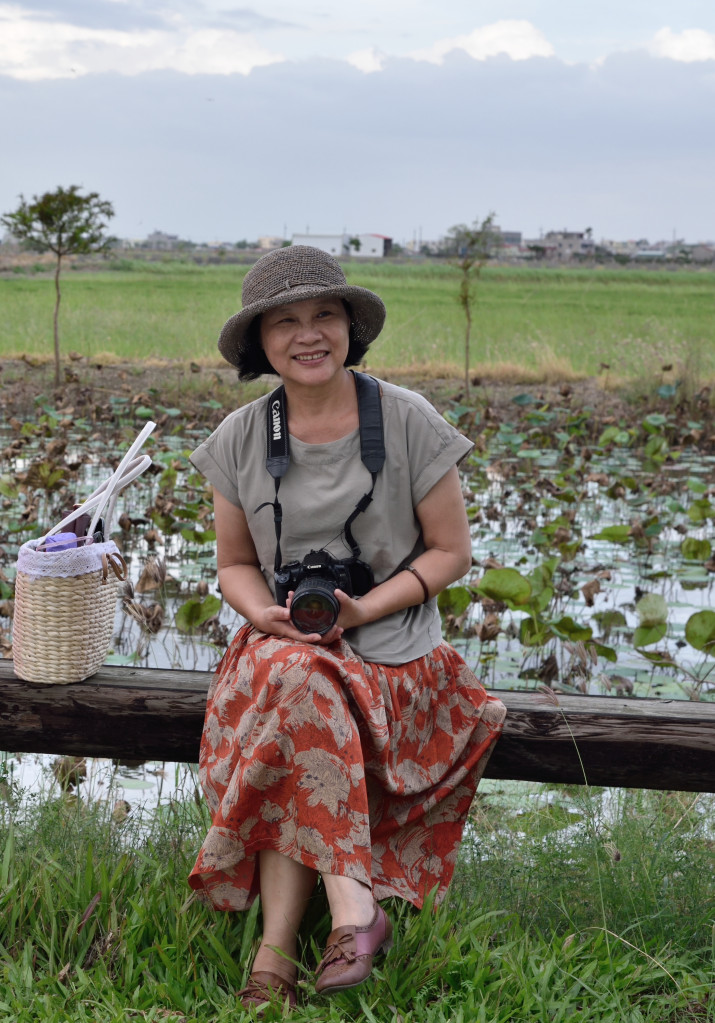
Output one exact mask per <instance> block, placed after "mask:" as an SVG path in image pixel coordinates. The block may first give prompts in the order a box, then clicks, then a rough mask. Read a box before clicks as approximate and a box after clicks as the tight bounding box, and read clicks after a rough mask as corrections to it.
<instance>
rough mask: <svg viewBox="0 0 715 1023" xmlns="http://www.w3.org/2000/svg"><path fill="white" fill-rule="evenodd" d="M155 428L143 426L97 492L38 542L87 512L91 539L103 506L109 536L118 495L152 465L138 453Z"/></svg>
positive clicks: (151, 424) (147, 456)
mask: <svg viewBox="0 0 715 1023" xmlns="http://www.w3.org/2000/svg"><path fill="white" fill-rule="evenodd" d="M155 427H156V423H152V422H148V423H147V424H146V425H145V427H144V429H143V430H142V431H141V433H140V434H139V436H138V437H137V439H136V440H135V441H134V443H133V444H132V446H131V447H130V448H129V450H128V451H127V453H126V454H125V456H124V458H123V459H122V460H121V462H120V463H119V465H118V466H117V468H116V469H115V470H114V472H113V473H112V475H111V476H109V477H108V478H107V479H106V480H105V481H104V482H103V483H100V485H99V486H98V487H97V489H96V490H95V491H93V492H92V493H91V494H90V495H89V497H88V498H87V499H86V501H84V503H83V504H81V505H80V507H79V508H75V509H74V510H73V511H71V512H70V513H69V515H66V516H65V517H64V518H63V519H62V521H61V522H58V523H57V525H56V526H53V527H52V529H50V530H48V532H47V533H45V535H44V536H43V537H42V540H40V544H41V543H43V542H44V541H45V540H46V539H47V537H48V536H52V534H53V533H59V531H60V530H61V529H62V528H63V527H64V526H67V525H69V523H70V522H73V521H74V520H75V519H76V518H78V517H79V516H80V515H82V514H84V513H89V512H93V515H92V521H91V523H90V526H89V529H88V531H87V534H88V536H92V535H93V533H94V531H95V529H96V528H97V522H98V521H99V519H100V517H101V515H102V512H103V511H104V509H105V507H106V508H107V514H106V516H105V535H106V536H109V532H110V528H109V525H110V522H111V519H112V516H113V515H114V509H115V506H116V503H117V496H118V494H119V492H120V491H121V490H123V489H124V487H126V486H127V484H128V483H131V482H132V480H135V479H136V478H137V476H141V474H142V473H143V472H144V471H145V470H146V469H148V468H149V466H150V465H151V458H150V457H149V455H139V454H138V452H139V450H140V448H141V447H142V445H143V444H144V441H145V440H146V439H147V437H148V436H149V434H150V433H151V432H152V431H153V430H154V428H155ZM38 546H39V545H38Z"/></svg>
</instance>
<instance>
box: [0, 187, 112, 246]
mask: <svg viewBox="0 0 715 1023" xmlns="http://www.w3.org/2000/svg"><path fill="white" fill-rule="evenodd" d="M113 216H114V209H113V208H112V204H111V203H109V202H107V201H106V200H103V199H101V198H100V196H99V193H97V192H90V193H89V194H88V195H81V194H80V191H79V188H78V186H77V185H70V187H69V188H62V187H61V186H60V187H59V188H57V189H55V191H54V192H45V193H44V195H40V196H37V195H35V196H33V198H32V201H31V202H28V201H27V200H26V199H25V198H24V196H20V205H19V206H18V207H17V209H16V210H15V211H14V212H12V213H6V214H5V215H4V216H2V217H0V223H2V224H3V225H4V226H5V227H6V228H7V229H8V230H9V232H10V234H12V235H13V236H14V237H15V238H18V239H19V240H20V241H22V242H25V243H26V244H27V246H28V247H29V248H31V249H34V250H35V251H36V252H53V253H54V254H55V256H57V257H58V259H59V258H61V257H62V256H68V255H71V254H82V253H87V252H103V251H106V249H107V248H108V246H109V244H110V242H111V241H112V239H109V238H107V237H106V236H105V233H104V232H105V230H106V226H107V222H108V221H109V220H110V219H111V218H112V217H113Z"/></svg>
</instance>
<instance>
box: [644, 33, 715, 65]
mask: <svg viewBox="0 0 715 1023" xmlns="http://www.w3.org/2000/svg"><path fill="white" fill-rule="evenodd" d="M650 50H651V52H652V53H654V54H655V55H656V56H658V57H669V58H670V60H679V61H683V62H685V63H686V64H690V63H693V62H695V61H702V60H715V32H706V31H705V30H704V29H702V28H687V29H685V30H684V31H682V32H673V30H672V29H670V28H661V29H660V31H659V32H656V34H655V36H654V37H653V41H652V43H651V46H650Z"/></svg>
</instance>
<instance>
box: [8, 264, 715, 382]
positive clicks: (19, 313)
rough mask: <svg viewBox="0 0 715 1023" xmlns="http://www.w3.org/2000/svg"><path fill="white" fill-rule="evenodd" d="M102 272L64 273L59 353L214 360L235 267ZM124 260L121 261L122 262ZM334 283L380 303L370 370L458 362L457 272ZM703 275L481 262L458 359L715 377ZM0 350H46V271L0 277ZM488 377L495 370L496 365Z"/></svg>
mask: <svg viewBox="0 0 715 1023" xmlns="http://www.w3.org/2000/svg"><path fill="white" fill-rule="evenodd" d="M117 265H118V266H119V267H120V268H119V269H117V270H114V271H111V270H103V271H99V272H85V271H75V272H68V273H67V274H65V277H64V291H63V305H62V311H61V332H62V346H63V351H64V352H68V351H70V350H74V351H78V352H80V353H81V354H82V355H85V356H88V357H92V356H96V355H97V353H99V352H102V353H108V354H109V355H114V356H115V357H117V358H119V359H122V360H130V361H131V360H136V359H143V358H147V357H166V358H177V359H184V360H190V359H193V360H196V359H199V360H201V359H203V360H207V361H209V360H212V359H215V358H217V353H216V349H215V338H216V336H217V334H218V331H219V329H220V327H221V325H222V324H223V323H224V321H225V320H226V319H227V318H228V317H229V316H230V315H232V314H233V313H234V312H235V311H236V309H237V308H238V307H239V304H240V289H241V281H242V278H243V274H244V273H245V271H246V267H241V266H210V267H207V266H197V265H194V264H191V263H179V262H167V263H156V264H145V263H134V262H132V261H127V260H122V261H119V262H118V264H117ZM128 267H131V269H128ZM346 270H347V275H348V279H349V280H350V282H351V283H353V284H358V285H361V286H364V287H368V288H371V289H374V290H375V291H377V292H378V293H379V294H380V295H381V296H382V297H383V299H384V300H385V303H386V305H387V309H388V319H387V324H386V327H385V330H384V332H383V334H382V336H381V338H380V339H379V341H378V342H376V343H375V345H374V346H373V348H372V349H371V352H370V356H369V364H370V368H372V369H374V370H375V371H376V372H379V371H381V370H383V371H384V370H387V369H390V368H397V367H399V368H403V369H409V368H410V367H411V366H414V367H418V366H419V367H420V368H421V369H423V370H424V369H425V367H427V368H429V367H430V366H431V367H433V369H434V371H435V372H440V373H443V372H444V371H445V368H448V369H450V370H452V371H453V372H456V373H457V374H461V372H462V366H463V364H464V357H463V338H464V329H463V321H462V313H461V310H460V307H459V304H458V301H457V292H458V274H457V273H456V271H455V270H454V269H453V268H451V267H450V266H448V265H446V264H443V263H423V264H419V265H414V266H413V265H401V264H370V265H363V266H361V265H359V264H358V263H351V264H347V266H346ZM714 287H715V277H714V276H713V274H712V273H710V272H707V271H663V270H644V269H640V270H630V269H618V270H614V269H604V268H594V269H583V268H579V269H545V268H544V269H542V268H537V267H511V268H506V267H505V268H502V267H487V268H485V270H484V271H483V274H482V278H481V283H480V285H479V287H478V289H477V302H476V313H475V325H474V336H473V343H472V348H471V353H470V362H471V365H472V366H474V367H477V369H478V370H479V372H481V373H488V372H489V371H490V369H491V371H494V367H495V366H496V367H498V366H499V365H500V364H502V363H505V364H507V370H506V373H507V376H509V374H510V373H512V372H513V369H511V370H510V369H509V368H508V367H509V365H511V367H513V366H517V367H521V368H522V369H524V370H526V371H528V372H529V373H530V374H531V375H532V376H533V375H534V374H535V375H536V377H537V378H538V379H542V380H547V379H553V378H554V376H555V375H556V376H558V377H560V378H563V377H564V376H569V375H596V374H598V372H599V370H600V368H601V366H602V364H604V363H605V364H608V365H610V366H611V367H612V369H613V372H614V373H618V374H621V375H623V374H625V375H629V376H631V377H642V376H643V372H644V369H645V370H647V372H648V373H655V372H658V371H659V370H660V367H661V366H662V365H663V364H674V365H676V367H681V366H682V367H684V371H685V370H686V369H687V367H689V366H693V365H695V366H697V367H698V370H699V372H700V374H701V375H703V376H706V377H707V376H712V375H714V374H715V345H713V343H712V342H713V340H714V331H715V328H714V327H713V320H712V302H713V290H714ZM0 302H1V303H2V307H3V318H2V323H0V357H13V356H18V355H21V354H23V353H26V354H28V355H30V356H48V355H49V351H50V342H51V328H52V302H53V292H52V282H51V277H50V276H49V275H48V274H44V275H42V276H29V275H20V274H6V275H5V276H3V277H2V278H0ZM496 372H497V374H498V370H496Z"/></svg>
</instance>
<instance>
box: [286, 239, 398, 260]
mask: <svg viewBox="0 0 715 1023" xmlns="http://www.w3.org/2000/svg"><path fill="white" fill-rule="evenodd" d="M291 245H314V246H315V248H316V249H322V250H323V252H328V253H330V255H331V256H334V257H335V258H336V259H340V258H344V257H346V256H356V257H358V258H362V259H381V258H382V257H383V256H389V254H390V250H391V248H392V238H388V237H387V235H384V234H294V235H293V237H292V239H291Z"/></svg>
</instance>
